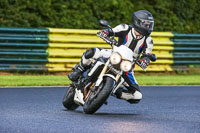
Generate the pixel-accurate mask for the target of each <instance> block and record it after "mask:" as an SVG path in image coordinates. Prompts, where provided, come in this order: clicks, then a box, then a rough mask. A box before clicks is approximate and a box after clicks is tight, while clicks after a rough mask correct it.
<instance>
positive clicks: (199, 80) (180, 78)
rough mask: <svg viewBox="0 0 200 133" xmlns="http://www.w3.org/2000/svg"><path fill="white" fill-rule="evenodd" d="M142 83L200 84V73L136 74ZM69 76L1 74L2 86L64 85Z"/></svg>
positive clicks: (68, 82)
mask: <svg viewBox="0 0 200 133" xmlns="http://www.w3.org/2000/svg"><path fill="white" fill-rule="evenodd" d="M136 79H137V81H138V83H139V84H140V85H200V75H138V76H137V75H136ZM69 84H70V81H69V80H68V78H67V76H57V75H0V86H63V85H69Z"/></svg>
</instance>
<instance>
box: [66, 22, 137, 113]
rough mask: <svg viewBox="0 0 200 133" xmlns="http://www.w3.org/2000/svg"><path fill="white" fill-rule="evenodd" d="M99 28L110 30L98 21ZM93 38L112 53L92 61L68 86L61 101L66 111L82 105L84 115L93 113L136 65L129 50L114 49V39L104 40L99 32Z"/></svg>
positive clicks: (122, 46)
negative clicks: (88, 67)
mask: <svg viewBox="0 0 200 133" xmlns="http://www.w3.org/2000/svg"><path fill="white" fill-rule="evenodd" d="M100 25H101V26H103V27H107V28H110V29H112V28H111V26H110V25H109V23H108V22H107V21H106V20H100ZM97 36H99V37H100V38H102V39H104V40H105V41H106V42H107V43H109V44H110V45H111V47H112V53H111V55H110V57H109V58H104V57H99V58H98V59H96V60H92V64H91V67H90V69H88V70H87V71H86V72H84V73H83V74H82V75H80V77H79V79H78V81H76V82H72V83H71V84H70V86H69V88H68V90H67V92H66V93H65V95H64V98H63V101H62V103H63V106H64V107H65V108H67V109H68V110H75V109H77V108H78V107H79V106H83V110H84V112H85V113H86V114H93V113H95V112H96V111H97V110H98V109H99V108H100V107H101V106H102V105H103V104H106V103H107V99H108V97H109V96H110V95H113V96H114V94H115V92H116V90H117V89H118V88H119V87H120V86H121V85H122V84H123V83H124V78H123V77H122V74H123V72H129V71H130V70H131V69H132V66H133V65H134V64H138V65H139V63H138V60H137V58H136V57H134V53H133V51H132V50H131V49H129V48H128V47H127V46H124V45H121V46H119V47H118V46H117V43H118V42H117V41H116V40H115V39H114V36H112V37H105V36H103V35H102V34H101V33H100V32H98V33H97ZM75 67H76V66H75ZM75 67H74V68H75ZM74 68H72V69H74Z"/></svg>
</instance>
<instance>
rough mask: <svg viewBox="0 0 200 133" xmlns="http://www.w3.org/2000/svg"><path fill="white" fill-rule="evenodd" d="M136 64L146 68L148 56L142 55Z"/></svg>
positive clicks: (148, 61)
mask: <svg viewBox="0 0 200 133" xmlns="http://www.w3.org/2000/svg"><path fill="white" fill-rule="evenodd" d="M138 63H139V64H138V65H139V66H140V67H141V68H142V69H146V68H147V67H148V65H149V64H150V59H149V58H148V57H142V58H141V59H140V60H139V61H138Z"/></svg>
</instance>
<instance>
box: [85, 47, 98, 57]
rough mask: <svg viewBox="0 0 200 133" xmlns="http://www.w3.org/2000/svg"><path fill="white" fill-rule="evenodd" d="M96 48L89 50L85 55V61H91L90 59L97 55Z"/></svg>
mask: <svg viewBox="0 0 200 133" xmlns="http://www.w3.org/2000/svg"><path fill="white" fill-rule="evenodd" d="M95 51H96V50H95V48H91V49H89V50H87V51H86V52H85V53H84V55H85V59H89V58H92V57H93V56H94V54H95Z"/></svg>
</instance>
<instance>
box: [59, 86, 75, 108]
mask: <svg viewBox="0 0 200 133" xmlns="http://www.w3.org/2000/svg"><path fill="white" fill-rule="evenodd" d="M74 95H75V88H74V87H72V86H69V88H68V90H67V92H66V93H65V95H64V97H63V101H62V103H63V106H64V107H65V108H67V109H68V110H75V109H77V108H78V107H79V105H78V104H76V103H75V102H74Z"/></svg>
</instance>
